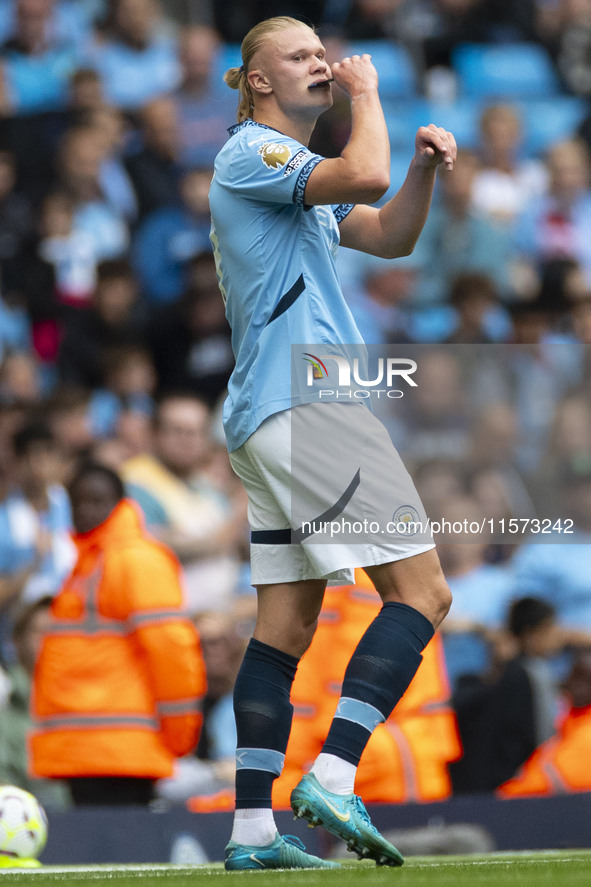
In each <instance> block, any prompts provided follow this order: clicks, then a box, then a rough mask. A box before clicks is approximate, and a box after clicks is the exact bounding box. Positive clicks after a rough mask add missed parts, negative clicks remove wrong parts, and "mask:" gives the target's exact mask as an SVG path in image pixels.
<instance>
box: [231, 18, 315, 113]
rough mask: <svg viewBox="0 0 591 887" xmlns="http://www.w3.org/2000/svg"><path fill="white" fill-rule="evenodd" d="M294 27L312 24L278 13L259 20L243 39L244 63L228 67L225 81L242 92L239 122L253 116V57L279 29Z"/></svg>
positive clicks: (306, 26)
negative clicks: (249, 78) (249, 73)
mask: <svg viewBox="0 0 591 887" xmlns="http://www.w3.org/2000/svg"><path fill="white" fill-rule="evenodd" d="M293 27H300V28H309V27H310V26H309V25H307V24H306V23H305V22H301V21H298V19H296V18H291V16H289V15H277V16H275V17H274V18H268V19H265V20H264V21H262V22H259V23H258V25H255V26H254V28H251V29H250V31H249V32H248V34H247V35H246V37H245V38H244V40H243V41H242V46H241V48H240V53H241V56H242V65H241V66H240V67H239V68H228V70H227V71H226V73H225V74H224V83H227V85H228V86H229V87H230V89H237V90H238V91H239V93H240V99H239V101H238V110H237V112H236V118H237V120H238V123H242V121H243V120H247V119H248V118H249V117H251V116H252V112H253V110H254V95H253V93H252V89H251V86H250V83H249V82H248V69H249V66H250V63H251V61H252V59H253V57H254V56H255V55H256V53H257V52H258V51H259V49H261V47H262V46H263V45H264V44H265V43H266V41H267V39H268V37H269V35H271V34H274V33H276V32H277V31H287V30H288V29H289V28H293ZM310 30H313V28H310Z"/></svg>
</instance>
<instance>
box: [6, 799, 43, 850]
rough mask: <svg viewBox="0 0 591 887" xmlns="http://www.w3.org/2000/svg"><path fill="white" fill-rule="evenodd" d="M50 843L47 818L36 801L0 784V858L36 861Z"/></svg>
mask: <svg viewBox="0 0 591 887" xmlns="http://www.w3.org/2000/svg"><path fill="white" fill-rule="evenodd" d="M46 841H47V816H46V815H45V810H44V809H43V807H42V806H41V804H40V803H39V801H38V800H37V798H36V797H35V796H34V795H32V794H30V792H26V791H24V789H22V788H17V787H16V786H15V785H0V856H8V857H10V858H11V859H36V858H37V856H38V855H39V854H40V853H41V851H42V850H43V848H44V847H45V842H46Z"/></svg>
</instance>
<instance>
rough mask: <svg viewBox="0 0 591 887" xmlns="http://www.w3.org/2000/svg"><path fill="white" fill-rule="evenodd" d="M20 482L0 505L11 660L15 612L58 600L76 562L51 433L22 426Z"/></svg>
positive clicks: (0, 582)
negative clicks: (24, 606)
mask: <svg viewBox="0 0 591 887" xmlns="http://www.w3.org/2000/svg"><path fill="white" fill-rule="evenodd" d="M13 449H14V456H15V462H14V466H13V471H11V475H12V476H13V477H14V479H15V480H16V483H15V484H14V486H13V487H12V489H10V491H9V493H8V495H7V497H6V498H5V499H4V501H3V502H2V503H1V504H0V655H1V656H2V657H3V658H4V659H5V660H10V657H11V653H12V651H11V647H10V645H9V642H8V638H9V636H10V631H11V608H12V607H13V606H14V605H15V604H16V603H17V602H21V603H32V602H33V601H35V600H37V599H38V598H40V597H44V596H46V595H54V594H56V592H57V591H58V590H59V588H60V586H61V583H62V581H63V580H64V578H65V577H66V575H67V574H68V573H69V571H70V569H71V567H72V565H73V563H74V549H73V545H72V542H71V540H70V535H69V531H70V528H71V516H70V506H69V502H68V497H67V494H66V491H65V489H64V488H63V486H62V485H61V484H60V483H59V468H60V466H59V452H58V450H57V447H56V443H55V440H54V437H53V435H52V433H51V431H50V430H49V428H48V427H47V426H45V425H43V424H38V423H35V424H29V425H25V426H23V427H22V428H21V429H20V430H19V431H17V433H16V434H15V436H14V439H13Z"/></svg>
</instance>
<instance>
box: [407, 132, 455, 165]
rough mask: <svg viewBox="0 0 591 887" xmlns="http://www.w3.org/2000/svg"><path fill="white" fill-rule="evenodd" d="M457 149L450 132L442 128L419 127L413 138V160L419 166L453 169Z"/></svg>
mask: <svg viewBox="0 0 591 887" xmlns="http://www.w3.org/2000/svg"><path fill="white" fill-rule="evenodd" d="M457 153H458V148H457V145H456V140H455V139H454V137H453V135H452V133H451V132H448V131H447V130H446V129H443V127H442V126H435V124H434V123H430V124H429V126H420V127H419V129H418V130H417V134H416V138H415V158H416V160H417V162H418V163H419V164H420V165H421V166H429V167H434V166H439V164H444V165H445V168H446V169H453V167H454V163H455V160H456V155H457Z"/></svg>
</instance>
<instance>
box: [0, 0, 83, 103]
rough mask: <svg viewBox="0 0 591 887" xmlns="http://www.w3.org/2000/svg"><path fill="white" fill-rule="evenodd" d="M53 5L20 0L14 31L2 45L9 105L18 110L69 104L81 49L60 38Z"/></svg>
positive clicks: (16, 6)
mask: <svg viewBox="0 0 591 887" xmlns="http://www.w3.org/2000/svg"><path fill="white" fill-rule="evenodd" d="M51 16H52V6H51V4H50V3H47V2H40V0H17V2H16V4H15V7H14V31H13V33H12V35H11V36H9V38H8V40H6V42H5V43H4V44H3V46H2V48H1V54H2V56H3V67H4V78H5V88H6V93H7V98H8V102H9V106H10V107H11V108H13V109H14V110H15V111H16V112H17V113H30V112H32V111H47V110H54V109H59V108H63V107H65V105H66V101H67V95H68V84H69V79H70V77H71V75H72V72H73V71H74V70H75V68H76V67H77V63H78V59H79V48H78V46H77V45H76V44H75V43H74V42H70V41H64V40H63V39H59V38H57V37H56V35H55V33H54V32H53V29H52V27H51Z"/></svg>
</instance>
